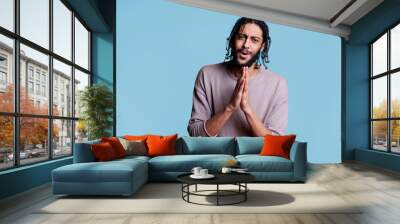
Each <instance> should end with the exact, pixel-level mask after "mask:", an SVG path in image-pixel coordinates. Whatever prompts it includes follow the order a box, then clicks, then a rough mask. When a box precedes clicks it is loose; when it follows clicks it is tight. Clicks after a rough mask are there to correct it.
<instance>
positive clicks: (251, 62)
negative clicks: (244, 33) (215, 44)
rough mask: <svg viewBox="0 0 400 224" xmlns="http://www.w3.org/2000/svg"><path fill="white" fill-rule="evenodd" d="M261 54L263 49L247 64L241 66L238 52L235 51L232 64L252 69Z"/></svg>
mask: <svg viewBox="0 0 400 224" xmlns="http://www.w3.org/2000/svg"><path fill="white" fill-rule="evenodd" d="M260 53H261V49H260V50H259V51H258V52H257V53H256V54H254V55H253V57H251V58H250V59H249V60H248V61H247V62H246V63H244V64H241V63H239V61H238V51H236V50H234V52H233V59H232V61H231V62H232V64H233V65H234V66H236V67H240V68H243V67H249V68H250V67H251V66H252V65H253V64H254V63H255V62H256V61H257V59H258V58H259V57H260Z"/></svg>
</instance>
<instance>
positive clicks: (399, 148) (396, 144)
mask: <svg viewBox="0 0 400 224" xmlns="http://www.w3.org/2000/svg"><path fill="white" fill-rule="evenodd" d="M390 123H391V125H392V126H391V136H390V139H391V141H392V148H391V151H392V152H396V153H400V120H392V121H391V122H390Z"/></svg>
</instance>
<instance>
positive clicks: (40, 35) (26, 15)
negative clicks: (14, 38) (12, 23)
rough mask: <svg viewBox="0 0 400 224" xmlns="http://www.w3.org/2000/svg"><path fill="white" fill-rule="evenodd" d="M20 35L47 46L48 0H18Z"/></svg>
mask: <svg viewBox="0 0 400 224" xmlns="http://www.w3.org/2000/svg"><path fill="white" fill-rule="evenodd" d="M20 14H21V16H20V23H21V24H20V25H21V27H20V31H21V36H23V37H25V38H26V39H28V40H30V41H32V42H35V43H36V44H38V45H40V46H42V47H44V48H47V49H48V48H49V0H20Z"/></svg>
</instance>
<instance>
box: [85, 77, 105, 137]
mask: <svg viewBox="0 0 400 224" xmlns="http://www.w3.org/2000/svg"><path fill="white" fill-rule="evenodd" d="M79 95H80V98H79V106H80V107H81V108H82V116H81V118H82V121H81V122H79V123H78V124H79V127H80V128H82V127H81V126H85V127H86V128H87V132H88V133H87V136H88V138H89V140H93V139H98V138H101V137H108V136H111V135H112V134H111V133H112V131H111V130H112V124H113V120H112V115H113V93H112V91H111V90H110V89H109V88H108V87H107V86H105V85H102V84H94V85H92V86H88V87H86V88H85V89H84V90H83V91H82V92H80V94H79Z"/></svg>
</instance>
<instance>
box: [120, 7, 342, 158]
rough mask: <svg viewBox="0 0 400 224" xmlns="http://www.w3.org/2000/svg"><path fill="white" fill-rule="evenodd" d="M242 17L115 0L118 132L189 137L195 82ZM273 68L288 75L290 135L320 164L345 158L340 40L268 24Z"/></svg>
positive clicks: (222, 49) (219, 56) (220, 55)
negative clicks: (342, 127)
mask: <svg viewBox="0 0 400 224" xmlns="http://www.w3.org/2000/svg"><path fill="white" fill-rule="evenodd" d="M237 18H238V17H236V16H232V15H228V14H222V13H217V12H212V11H207V10H202V9H197V8H192V7H187V6H182V5H177V4H174V3H171V2H167V1H161V0H155V1H130V0H119V1H117V22H116V26H117V41H116V42H117V52H116V54H117V55H116V58H117V64H116V66H117V68H116V69H117V73H116V75H117V83H116V85H117V135H124V134H145V133H155V134H164V135H167V134H172V133H179V135H188V133H187V131H186V126H187V123H188V120H189V118H190V113H191V107H192V93H193V85H194V81H195V78H196V75H197V72H198V70H199V69H200V68H201V66H203V65H205V64H213V63H218V62H221V61H222V60H223V59H224V55H225V44H226V38H227V36H228V34H229V32H230V30H231V28H232V26H233V25H234V23H235V21H236V20H237ZM269 25H270V30H271V36H272V46H271V51H270V56H271V63H270V64H269V68H270V69H271V70H272V71H275V72H277V73H279V74H281V75H282V76H284V77H285V78H286V79H287V80H288V85H289V123H288V128H287V132H288V133H296V134H297V136H298V139H299V140H300V141H307V142H308V146H309V153H308V158H309V161H310V162H315V163H337V162H340V161H341V149H340V147H341V88H340V87H341V42H340V39H339V38H338V37H334V36H329V35H325V34H320V33H315V32H310V31H305V30H300V29H295V28H290V27H286V26H281V25H276V24H269Z"/></svg>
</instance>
